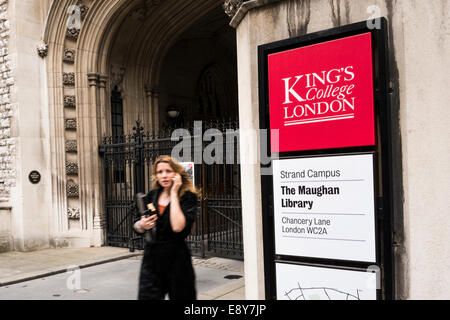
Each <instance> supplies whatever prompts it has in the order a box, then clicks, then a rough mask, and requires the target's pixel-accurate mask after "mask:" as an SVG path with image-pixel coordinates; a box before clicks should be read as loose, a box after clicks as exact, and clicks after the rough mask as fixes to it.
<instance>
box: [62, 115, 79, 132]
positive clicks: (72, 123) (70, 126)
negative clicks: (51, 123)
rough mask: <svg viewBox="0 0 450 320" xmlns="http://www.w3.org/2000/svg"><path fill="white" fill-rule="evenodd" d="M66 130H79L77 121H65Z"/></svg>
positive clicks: (73, 119)
mask: <svg viewBox="0 0 450 320" xmlns="http://www.w3.org/2000/svg"><path fill="white" fill-rule="evenodd" d="M64 128H65V129H66V130H77V119H75V118H70V119H66V120H65V121H64Z"/></svg>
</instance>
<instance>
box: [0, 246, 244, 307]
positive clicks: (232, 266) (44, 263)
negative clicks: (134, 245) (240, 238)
mask: <svg viewBox="0 0 450 320" xmlns="http://www.w3.org/2000/svg"><path fill="white" fill-rule="evenodd" d="M141 255H142V251H136V252H130V251H129V250H128V249H124V248H114V247H101V248H82V249H46V250H39V251H33V252H6V253H1V254H0V287H3V286H7V285H12V284H16V283H20V282H25V281H29V280H34V279H38V278H42V277H48V276H51V275H55V274H59V273H65V272H66V271H67V269H68V267H70V266H78V267H79V268H81V269H82V268H87V267H91V266H95V265H99V264H103V263H108V262H113V261H117V260H122V259H127V258H130V257H135V256H141ZM193 264H194V268H196V267H200V269H203V270H205V268H210V269H216V270H227V271H235V272H236V274H241V275H243V271H244V270H243V262H242V261H235V260H229V259H221V258H210V259H200V258H196V257H194V258H193ZM206 281H208V280H206ZM244 291H245V284H244V280H243V278H240V279H236V280H230V282H229V283H226V284H225V285H220V286H217V287H214V288H213V289H209V290H208V291H205V292H199V293H198V299H199V300H244V299H245V293H244Z"/></svg>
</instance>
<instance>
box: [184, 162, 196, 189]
mask: <svg viewBox="0 0 450 320" xmlns="http://www.w3.org/2000/svg"><path fill="white" fill-rule="evenodd" d="M180 165H181V166H182V167H183V168H184V171H186V173H187V174H188V176H189V178H191V179H192V184H193V185H194V186H195V171H194V168H195V166H194V163H193V162H180Z"/></svg>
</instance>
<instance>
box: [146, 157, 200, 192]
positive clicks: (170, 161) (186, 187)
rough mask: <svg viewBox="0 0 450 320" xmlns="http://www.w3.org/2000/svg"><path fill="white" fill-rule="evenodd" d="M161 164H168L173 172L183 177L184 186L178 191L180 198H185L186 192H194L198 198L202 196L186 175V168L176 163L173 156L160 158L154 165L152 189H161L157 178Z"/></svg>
mask: <svg viewBox="0 0 450 320" xmlns="http://www.w3.org/2000/svg"><path fill="white" fill-rule="evenodd" d="M161 162H165V163H167V164H168V165H169V166H170V167H171V168H172V169H173V171H175V172H176V173H178V174H179V175H180V176H181V182H182V185H181V187H180V190H179V191H178V195H179V196H180V197H181V196H183V194H184V193H185V192H186V191H190V192H192V193H193V194H195V195H196V196H197V197H198V196H199V195H200V191H199V190H198V189H197V188H195V186H194V185H193V183H192V179H191V178H190V177H189V175H188V174H187V173H186V171H185V170H184V168H183V167H182V166H181V165H180V164H179V163H178V161H176V160H175V159H174V158H172V157H171V156H168V155H164V156H159V157H158V158H156V160H155V163H154V164H153V170H152V171H153V172H152V174H153V176H152V180H153V185H152V188H153V189H156V188H160V187H161V186H160V184H159V183H158V179H157V178H156V168H157V167H158V164H160V163H161Z"/></svg>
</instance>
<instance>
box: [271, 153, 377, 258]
mask: <svg viewBox="0 0 450 320" xmlns="http://www.w3.org/2000/svg"><path fill="white" fill-rule="evenodd" d="M273 187H274V191H273V192H274V215H275V216H274V219H275V252H276V254H279V255H291V256H302V257H315V258H324V259H337V260H349V261H362V262H375V261H376V247H375V204H374V182H373V155H371V154H365V155H349V156H332V157H315V158H300V159H287V160H274V161H273Z"/></svg>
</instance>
